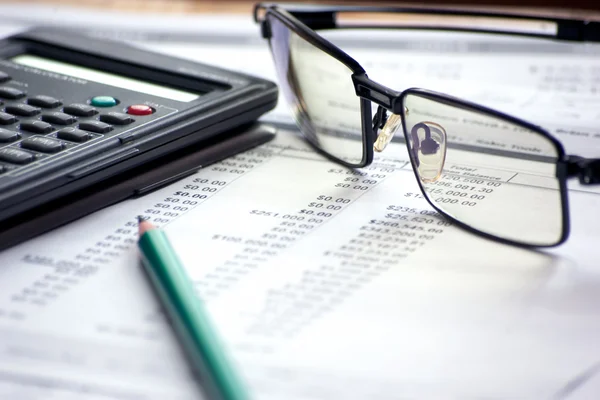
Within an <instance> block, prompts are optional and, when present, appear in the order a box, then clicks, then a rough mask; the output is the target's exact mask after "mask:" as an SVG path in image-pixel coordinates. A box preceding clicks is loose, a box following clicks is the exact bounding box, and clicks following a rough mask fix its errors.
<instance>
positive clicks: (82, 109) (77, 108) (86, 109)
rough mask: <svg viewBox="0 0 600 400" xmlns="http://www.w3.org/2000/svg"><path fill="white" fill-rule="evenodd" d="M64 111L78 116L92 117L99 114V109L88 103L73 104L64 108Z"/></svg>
mask: <svg viewBox="0 0 600 400" xmlns="http://www.w3.org/2000/svg"><path fill="white" fill-rule="evenodd" d="M63 111H64V112H66V113H67V114H71V115H74V116H76V117H91V116H92V115H96V114H98V110H96V109H95V108H94V107H92V106H88V105H87V104H71V105H68V106H66V107H65V108H63Z"/></svg>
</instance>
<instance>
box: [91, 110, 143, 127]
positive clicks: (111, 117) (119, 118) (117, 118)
mask: <svg viewBox="0 0 600 400" xmlns="http://www.w3.org/2000/svg"><path fill="white" fill-rule="evenodd" d="M99 119H100V121H102V122H107V123H109V124H113V125H127V124H130V123H132V122H134V121H135V119H133V118H131V117H130V116H129V115H127V114H121V113H118V112H109V113H108V114H102V115H100V117H99Z"/></svg>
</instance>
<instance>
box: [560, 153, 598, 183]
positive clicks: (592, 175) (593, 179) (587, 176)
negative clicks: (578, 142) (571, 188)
mask: <svg viewBox="0 0 600 400" xmlns="http://www.w3.org/2000/svg"><path fill="white" fill-rule="evenodd" d="M567 176H569V177H573V176H577V177H578V178H579V182H580V183H581V184H582V185H594V184H599V183H600V159H588V158H583V157H579V156H569V157H568V159H567Z"/></svg>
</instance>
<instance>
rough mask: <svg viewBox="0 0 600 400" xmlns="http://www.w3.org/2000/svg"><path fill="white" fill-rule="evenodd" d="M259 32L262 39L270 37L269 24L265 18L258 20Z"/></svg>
mask: <svg viewBox="0 0 600 400" xmlns="http://www.w3.org/2000/svg"><path fill="white" fill-rule="evenodd" d="M260 34H261V35H262V37H263V38H264V39H270V38H271V36H272V32H271V25H270V24H269V21H267V19H266V18H265V19H263V20H262V21H261V22H260Z"/></svg>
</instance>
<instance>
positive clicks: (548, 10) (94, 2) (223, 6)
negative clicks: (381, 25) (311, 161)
mask: <svg viewBox="0 0 600 400" xmlns="http://www.w3.org/2000/svg"><path fill="white" fill-rule="evenodd" d="M14 1H15V0H0V3H6V2H14ZM294 2H295V3H298V2H301V1H294ZM20 3H21V4H23V7H27V5H28V4H47V5H55V6H60V5H64V6H70V7H83V8H88V9H89V8H97V9H104V10H106V9H107V8H108V9H114V10H119V11H135V12H153V13H156V12H162V13H189V14H196V13H202V14H206V13H246V14H248V15H250V13H251V11H252V8H253V6H254V4H255V1H243V0H220V1H209V0H20ZM313 3H324V4H336V3H337V4H352V3H356V4H363V5H364V4H377V2H371V1H363V2H356V1H353V2H348V1H339V0H338V1H336V0H333V1H330V2H323V1H318V0H317V1H313ZM379 3H380V4H387V5H391V4H393V5H412V6H420V7H423V5H424V4H423V3H416V2H390V1H385V0H380V2H379ZM486 3H487V4H488V5H485V6H484V5H481V2H480V1H473V0H437V1H433V2H428V3H427V4H426V6H429V7H436V6H442V7H452V6H455V7H457V8H468V9H479V10H485V9H492V10H501V11H513V12H514V11H516V12H521V13H526V14H534V15H540V14H541V15H556V16H564V17H580V18H588V19H590V18H591V19H600V2H598V1H587V0H571V1H568V2H567V1H565V0H495V1H490V0H488V1H487V2H486ZM489 4H493V5H489ZM515 4H518V6H515ZM564 4H568V7H565V6H562V5H564ZM559 5H561V7H557V6H559Z"/></svg>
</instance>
